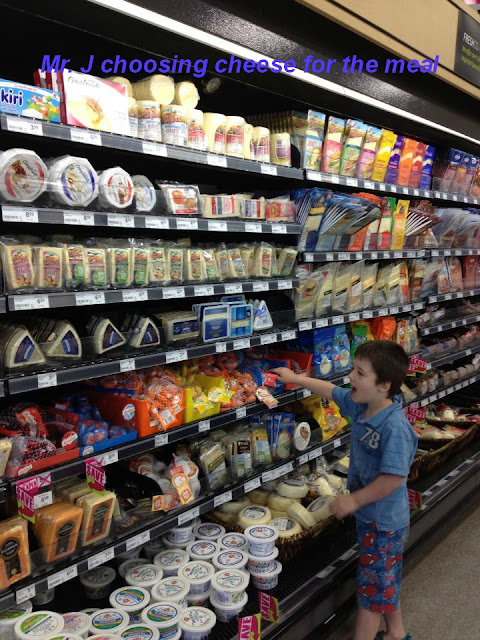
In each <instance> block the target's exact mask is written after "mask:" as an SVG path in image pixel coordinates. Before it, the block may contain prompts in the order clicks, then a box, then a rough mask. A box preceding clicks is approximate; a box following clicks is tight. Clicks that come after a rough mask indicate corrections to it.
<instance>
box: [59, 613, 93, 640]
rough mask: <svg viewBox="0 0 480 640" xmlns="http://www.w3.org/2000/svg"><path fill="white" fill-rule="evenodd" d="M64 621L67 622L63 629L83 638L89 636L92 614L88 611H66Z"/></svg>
mask: <svg viewBox="0 0 480 640" xmlns="http://www.w3.org/2000/svg"><path fill="white" fill-rule="evenodd" d="M63 621H64V623H65V626H64V627H63V630H64V631H65V632H66V633H68V634H71V633H73V634H74V635H76V636H80V637H81V638H86V637H87V636H88V629H89V627H90V616H89V615H87V614H86V613H82V612H77V611H71V612H70V613H64V614H63Z"/></svg>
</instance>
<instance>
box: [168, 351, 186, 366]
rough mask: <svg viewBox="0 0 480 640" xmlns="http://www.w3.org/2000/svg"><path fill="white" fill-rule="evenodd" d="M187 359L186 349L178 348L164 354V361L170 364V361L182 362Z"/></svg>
mask: <svg viewBox="0 0 480 640" xmlns="http://www.w3.org/2000/svg"><path fill="white" fill-rule="evenodd" d="M187 359H188V354H187V350H186V349H178V350H177V351H167V353H166V354H165V362H166V363H167V364H170V363H172V362H182V361H183V360H187Z"/></svg>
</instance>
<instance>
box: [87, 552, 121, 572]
mask: <svg viewBox="0 0 480 640" xmlns="http://www.w3.org/2000/svg"><path fill="white" fill-rule="evenodd" d="M114 557H115V551H114V550H113V549H107V550H106V551H102V553H97V554H96V555H94V556H92V557H91V558H89V559H88V560H87V566H88V568H89V569H95V567H99V566H100V565H101V564H105V562H109V561H110V560H113V558H114Z"/></svg>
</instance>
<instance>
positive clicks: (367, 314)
mask: <svg viewBox="0 0 480 640" xmlns="http://www.w3.org/2000/svg"><path fill="white" fill-rule="evenodd" d="M362 315H363V317H364V318H365V320H368V319H369V318H373V313H372V312H371V311H364V312H363V314H362Z"/></svg>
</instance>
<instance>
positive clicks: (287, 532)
mask: <svg viewBox="0 0 480 640" xmlns="http://www.w3.org/2000/svg"><path fill="white" fill-rule="evenodd" d="M270 524H271V525H272V527H275V528H276V529H278V536H279V538H291V537H293V536H296V535H297V534H299V533H302V527H301V526H300V525H299V524H298V522H297V521H296V520H294V519H293V518H288V517H287V518H275V519H274V520H272V521H271V523H270Z"/></svg>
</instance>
